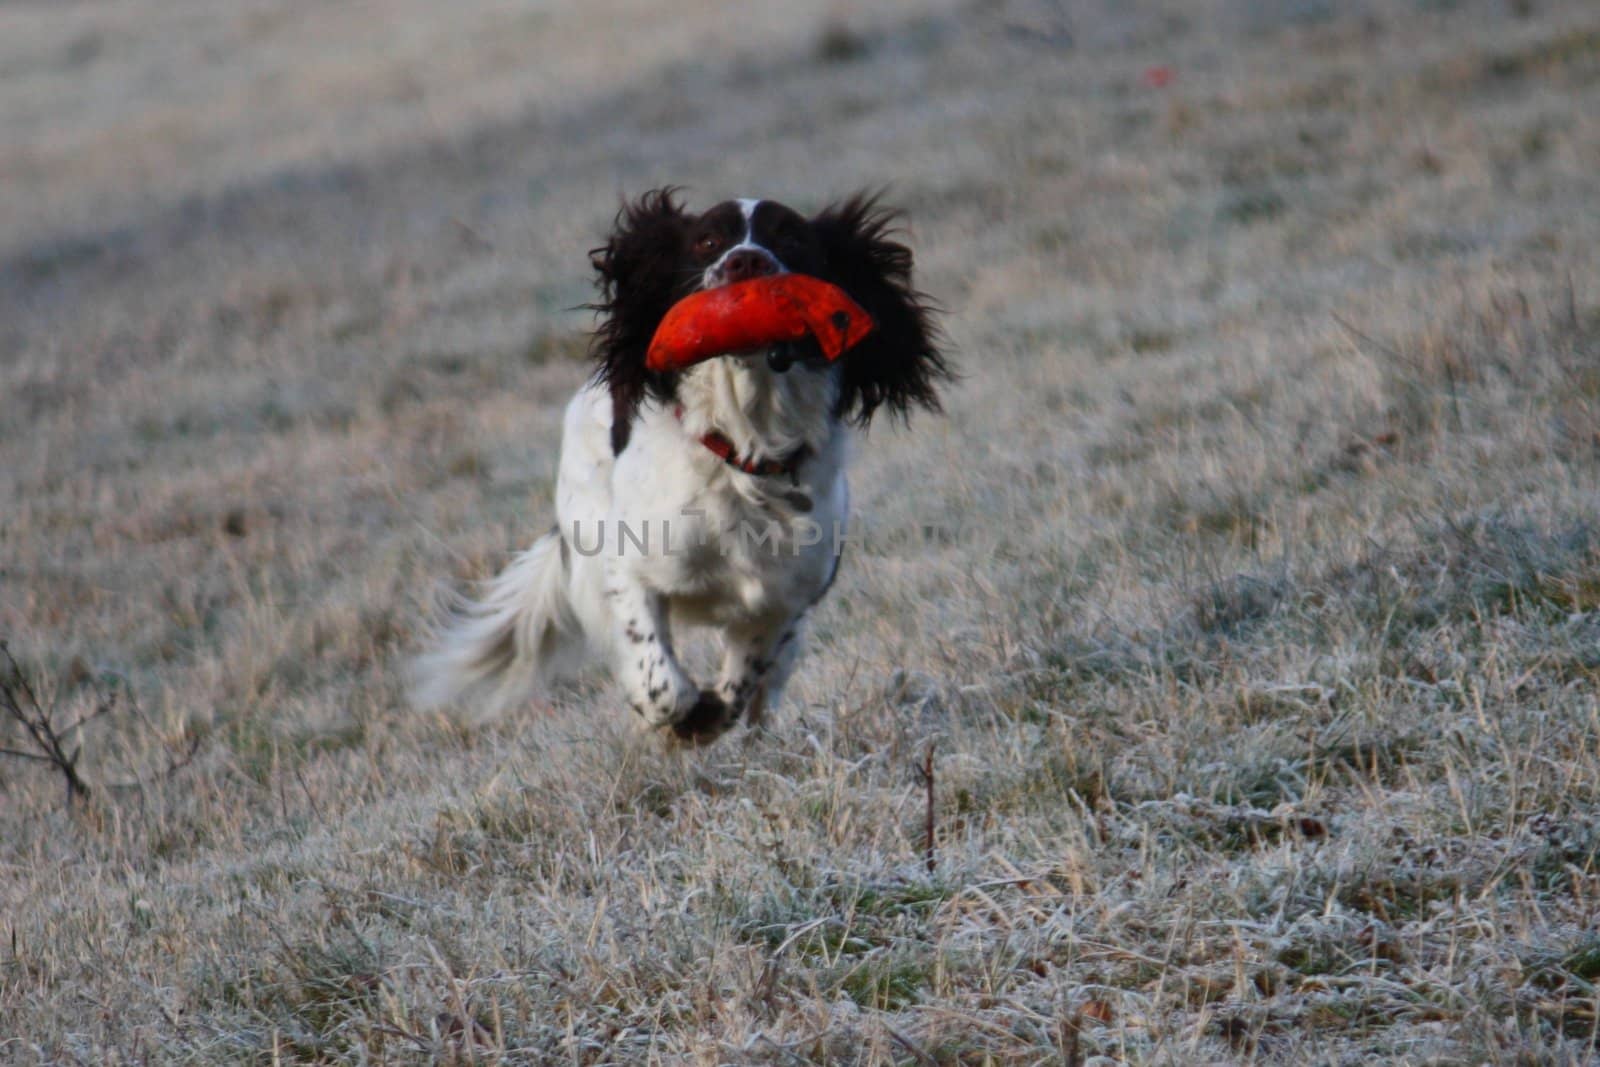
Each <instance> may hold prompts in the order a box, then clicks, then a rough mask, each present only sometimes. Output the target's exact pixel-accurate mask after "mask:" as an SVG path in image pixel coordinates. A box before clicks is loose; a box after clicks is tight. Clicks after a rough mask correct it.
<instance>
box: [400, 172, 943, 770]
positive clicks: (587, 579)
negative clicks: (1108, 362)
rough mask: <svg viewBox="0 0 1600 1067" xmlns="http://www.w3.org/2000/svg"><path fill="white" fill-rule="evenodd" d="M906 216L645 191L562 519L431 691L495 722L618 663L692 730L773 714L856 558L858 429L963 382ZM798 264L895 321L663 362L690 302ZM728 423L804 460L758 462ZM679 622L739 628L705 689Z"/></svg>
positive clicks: (452, 650) (455, 651)
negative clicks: (899, 222) (662, 340)
mask: <svg viewBox="0 0 1600 1067" xmlns="http://www.w3.org/2000/svg"><path fill="white" fill-rule="evenodd" d="M895 219H896V215H895V213H894V212H892V211H888V210H886V209H884V208H882V207H880V206H879V204H878V201H877V199H876V198H875V197H874V196H871V195H867V194H858V195H856V196H853V197H850V198H849V199H847V200H844V201H842V202H840V203H838V204H835V205H833V206H831V207H828V208H826V209H824V210H823V211H822V212H820V213H819V214H817V215H815V216H814V217H812V218H811V219H809V220H807V219H805V218H803V217H802V216H800V215H799V214H797V213H795V212H794V211H792V210H790V209H788V208H786V207H784V206H783V205H781V204H776V203H773V202H771V201H758V200H737V201H726V202H724V203H722V204H719V205H717V206H715V207H713V208H712V209H710V210H709V211H707V212H705V213H704V214H701V215H694V214H691V213H690V212H688V211H687V210H686V209H685V208H684V206H683V204H682V202H681V200H680V197H679V195H678V191H677V190H676V189H672V188H664V189H658V190H653V191H651V192H648V193H645V194H644V195H643V196H641V197H639V198H638V199H636V200H634V201H632V202H631V203H625V204H624V205H623V207H622V208H621V210H620V211H619V212H618V214H617V217H616V219H615V222H614V225H613V232H612V234H611V236H610V238H609V240H607V242H606V243H605V244H604V245H602V246H601V247H599V248H596V249H595V250H594V251H593V252H592V253H591V262H592V264H593V266H594V269H595V271H596V274H597V276H598V277H597V283H598V286H599V290H600V299H599V301H598V302H597V303H595V304H594V305H592V307H593V308H594V309H595V311H596V312H597V313H598V315H599V318H600V323H599V326H598V328H597V330H596V332H595V336H594V343H593V345H592V354H593V357H594V359H595V362H596V371H595V374H594V377H593V378H592V379H591V380H590V382H589V384H588V385H586V386H585V387H584V388H583V389H582V390H580V391H579V392H578V394H577V395H576V396H575V397H574V398H573V400H572V402H571V403H570V404H569V405H568V407H567V413H566V418H565V423H564V428H563V436H562V454H561V462H560V467H559V473H558V481H557V489H556V512H557V519H558V522H557V527H556V529H555V530H553V531H551V532H550V533H548V534H546V535H545V536H544V537H542V538H540V539H539V540H538V541H536V542H535V543H534V545H533V546H532V547H531V548H529V549H528V550H527V551H526V552H524V553H522V554H521V555H519V556H518V557H517V558H516V559H515V560H513V562H512V563H511V564H510V565H509V566H508V567H507V568H506V569H505V570H504V571H503V572H502V573H501V574H500V575H499V576H498V577H496V578H495V579H493V580H492V581H491V582H489V583H488V586H487V589H486V590H485V592H484V595H483V597H482V599H480V600H477V601H465V600H463V601H459V602H458V603H457V604H456V605H455V607H454V610H453V611H452V613H451V614H450V616H449V617H448V618H447V619H446V620H445V621H444V624H443V625H442V627H441V628H440V630H439V632H438V634H437V635H436V639H435V644H434V648H433V649H432V650H431V651H430V652H428V653H427V654H426V655H425V656H424V657H423V658H422V660H421V661H420V662H419V664H418V671H417V687H416V697H417V700H418V702H419V703H421V704H423V705H429V706H431V705H439V704H444V703H449V702H455V703H458V704H462V705H465V706H467V707H468V708H469V710H472V711H474V712H477V713H479V714H492V713H496V712H499V711H502V710H504V709H505V708H507V707H510V706H512V705H514V704H515V703H517V702H518V701H520V700H523V699H525V698H526V697H527V695H528V694H529V693H530V692H531V691H532V690H533V689H534V688H535V687H537V686H539V685H541V684H544V683H548V682H549V681H551V680H553V679H554V678H556V677H558V676H561V675H562V674H565V673H569V672H570V671H571V670H572V669H573V668H574V667H575V666H576V665H577V664H579V663H581V662H584V661H585V660H587V659H590V658H599V659H601V660H604V661H605V662H607V663H608V664H609V665H610V667H611V668H612V671H613V673H614V674H615V675H616V677H617V679H618V681H619V682H620V683H621V685H622V688H623V690H624V694H625V696H626V697H627V700H628V702H629V704H630V705H631V706H632V707H633V708H634V710H635V711H636V712H637V713H638V714H639V715H640V716H641V717H642V718H643V719H644V721H645V722H647V723H648V724H650V725H652V726H661V727H669V728H670V729H671V730H672V732H673V733H674V734H675V735H676V736H678V737H679V738H681V739H684V740H690V741H705V740H709V739H711V738H714V737H716V736H717V735H719V734H720V733H721V732H722V731H723V730H725V729H726V728H727V727H728V726H730V725H732V724H733V723H735V722H737V721H739V720H740V719H741V718H743V719H745V720H746V721H750V722H754V721H756V720H757V719H759V717H760V716H761V714H762V713H763V711H764V709H765V708H767V707H769V706H771V705H772V704H773V703H774V702H775V701H776V699H777V697H778V695H779V693H780V691H781V689H782V687H783V684H784V682H785V681H786V679H787V677H788V674H789V671H790V669H791V667H792V665H793V662H794V658H795V655H796V653H797V651H798V647H799V640H800V636H799V635H800V629H801V627H802V625H803V623H804V620H805V615H806V613H807V612H808V611H809V610H810V608H811V607H812V606H813V605H814V604H815V603H816V602H817V600H819V599H820V598H821V597H822V595H823V594H824V593H825V592H826V591H827V588H828V586H829V585H830V584H831V582H832V580H833V576H834V573H835V571H836V569H837V566H838V558H837V552H836V548H835V545H836V543H837V538H836V532H837V531H842V530H843V527H844V523H845V521H846V517H847V511H848V493H847V488H846V483H845V476H844V466H845V460H846V454H847V439H848V437H849V436H850V433H849V427H850V426H857V427H863V428H864V427H865V426H867V425H868V424H869V423H870V422H871V420H872V418H873V416H874V415H875V414H876V413H878V412H879V411H880V410H887V411H889V412H890V413H892V414H893V415H895V416H898V417H900V418H905V417H907V416H908V415H909V413H910V412H911V411H912V410H913V409H914V408H918V407H920V408H925V409H929V410H934V411H937V410H939V395H938V388H939V386H940V384H941V383H943V382H944V381H946V380H948V379H949V378H950V377H951V372H950V369H949V367H948V366H947V364H946V362H945V360H944V357H943V356H942V354H941V353H940V350H939V343H940V339H939V336H938V333H937V330H936V329H935V327H934V324H933V322H932V307H931V304H930V302H929V300H928V299H927V298H926V297H925V296H924V295H923V294H922V293H920V292H918V291H917V290H916V289H915V288H914V286H913V283H912V255H911V251H910V249H908V248H907V247H906V246H905V245H903V244H901V243H899V242H898V241H896V240H895V239H894V236H895V233H894V229H893V226H894V221H895ZM782 271H794V272H797V273H804V274H810V275H814V276H816V277H819V278H822V279H824V280H826V281H830V282H832V283H834V284H835V285H838V286H839V287H840V288H842V289H843V290H844V291H845V292H847V293H848V294H849V295H850V296H851V297H852V298H854V299H855V300H856V302H857V303H859V304H860V305H861V306H862V307H863V308H864V309H866V310H867V311H868V312H869V313H870V314H871V316H872V318H873V320H874V322H875V324H876V329H875V330H874V331H873V333H871V334H870V335H868V337H867V338H866V339H865V340H864V341H862V342H861V343H860V344H858V345H857V346H856V347H855V348H854V349H852V350H851V351H849V352H847V353H846V354H845V355H844V356H843V357H842V358H841V359H840V360H838V361H837V362H836V363H828V362H826V361H824V360H822V359H821V358H820V357H819V356H818V354H817V353H816V352H815V351H814V349H811V348H809V347H808V346H807V345H804V344H802V345H792V346H777V347H775V348H774V349H773V350H771V351H768V352H765V353H755V354H749V353H743V354H740V353H733V354H728V355H726V356H720V357H717V358H714V359H711V360H708V361H706V362H703V363H699V364H696V365H695V366H692V367H689V368H687V369H685V370H682V371H676V372H664V373H663V372H654V371H650V370H648V369H647V368H646V367H645V351H646V349H647V348H648V346H649V343H650V340H651V338H652V336H653V335H654V333H655V329H656V326H657V325H658V324H659V323H660V321H661V318H662V316H664V315H665V314H666V312H667V310H668V309H669V308H671V307H672V306H673V304H675V303H676V302H677V301H678V300H680V299H682V298H683V297H684V296H686V295H688V294H689V293H691V292H693V291H695V290H696V289H700V288H709V287H713V286H716V285H720V284H725V283H727V282H730V281H736V280H741V279H743V278H746V277H754V276H759V275H761V274H770V273H775V272H782ZM708 437H717V438H720V439H721V440H723V441H726V442H728V443H729V444H730V445H731V447H732V449H733V450H734V455H735V457H737V458H738V459H745V458H748V459H750V460H752V461H756V460H759V461H761V463H762V464H764V465H765V466H766V467H770V468H774V469H781V470H782V471H783V472H784V473H783V474H782V475H773V474H755V473H750V472H749V469H748V468H741V466H739V465H738V463H737V462H734V461H732V460H725V459H724V457H722V456H719V455H718V454H716V453H715V452H713V451H712V450H711V448H710V447H708V446H707V444H706V443H705V441H706V439H707V438H708ZM751 530H756V531H758V533H757V538H758V540H756V541H755V543H752V538H750V537H748V536H745V535H746V534H748V532H749V531H751ZM641 531H643V534H644V537H643V541H642V543H641V539H640V537H639V534H640V532H641ZM818 532H820V534H821V536H820V537H819V536H817V534H818ZM652 538H654V540H653V542H652ZM675 624H677V625H681V624H690V625H695V624H699V625H708V626H712V627H715V628H716V629H717V630H718V631H719V632H720V636H721V638H722V646H723V663H722V670H721V674H720V677H719V679H718V681H717V683H716V685H715V686H714V687H712V688H709V689H704V690H702V689H701V688H700V687H698V686H697V685H695V684H694V683H693V682H691V681H690V680H689V678H688V677H687V675H686V674H685V673H684V671H683V669H682V667H681V666H680V665H679V663H678V660H677V657H676V654H675V652H674V649H673V644H672V636H671V634H672V627H673V626H674V625H675Z"/></svg>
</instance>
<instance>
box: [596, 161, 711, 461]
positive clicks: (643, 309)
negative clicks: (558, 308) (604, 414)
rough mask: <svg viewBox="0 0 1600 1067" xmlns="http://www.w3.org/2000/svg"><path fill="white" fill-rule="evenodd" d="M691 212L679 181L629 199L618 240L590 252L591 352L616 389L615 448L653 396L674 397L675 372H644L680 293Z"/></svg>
mask: <svg viewBox="0 0 1600 1067" xmlns="http://www.w3.org/2000/svg"><path fill="white" fill-rule="evenodd" d="M690 221H691V220H690V216H689V215H688V214H687V213H686V212H685V211H684V210H683V206H682V205H681V204H679V202H678V190H677V189H675V188H673V187H672V186H667V187H665V188H661V189H652V190H650V191H649V192H647V193H645V194H644V195H643V196H641V197H639V198H638V199H637V200H634V201H632V202H624V203H623V205H622V207H621V208H620V209H619V210H618V211H617V216H616V218H615V219H614V220H613V222H612V227H611V237H610V239H609V240H607V241H606V243H605V244H603V245H601V246H600V247H599V248H596V249H593V250H591V251H590V253H589V262H590V263H591V264H593V265H594V269H595V273H596V275H597V277H596V279H595V284H596V285H597V286H598V287H599V289H600V300H599V301H598V302H596V303H594V304H590V305H589V307H590V308H592V309H593V310H595V311H597V312H599V314H600V316H601V322H600V325H599V327H598V328H597V329H596V330H595V334H594V340H593V343H592V344H591V346H590V354H591V355H592V356H593V358H594V359H595V361H596V362H597V363H598V364H599V377H600V380H601V381H603V382H605V383H606V385H607V387H608V388H609V389H610V390H611V412H612V417H611V448H612V451H614V452H621V451H622V450H623V449H624V448H626V447H627V444H628V435H629V432H630V431H631V429H632V425H633V419H634V416H635V415H636V414H637V413H638V411H639V405H640V404H641V403H643V402H644V398H645V396H646V395H651V394H653V395H657V396H662V397H667V396H670V394H671V391H672V376H670V375H663V374H655V373H652V372H650V371H648V370H646V369H645V365H644V355H645V350H646V349H647V348H648V347H649V346H650V338H651V337H652V336H653V335H654V334H655V329H656V325H657V324H658V323H659V322H660V321H661V317H662V316H663V315H665V314H666V313H667V309H668V308H670V307H672V305H673V303H674V302H675V300H676V298H677V295H678V293H677V289H678V284H679V282H680V280H681V279H680V278H679V277H678V272H679V270H680V269H681V266H682V263H683V253H684V243H685V242H686V241H687V239H688V230H689V223H690Z"/></svg>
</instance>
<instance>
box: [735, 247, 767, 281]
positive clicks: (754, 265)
mask: <svg viewBox="0 0 1600 1067" xmlns="http://www.w3.org/2000/svg"><path fill="white" fill-rule="evenodd" d="M776 273H778V265H777V264H776V263H774V262H773V261H772V257H771V256H769V255H766V254H765V253H763V252H757V251H754V250H753V249H749V248H741V249H740V250H739V251H737V252H733V253H730V254H729V256H728V258H727V259H725V260H723V261H722V277H723V280H724V281H729V282H742V281H748V280H749V279H751V278H764V277H766V276H767V275H769V274H776Z"/></svg>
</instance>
